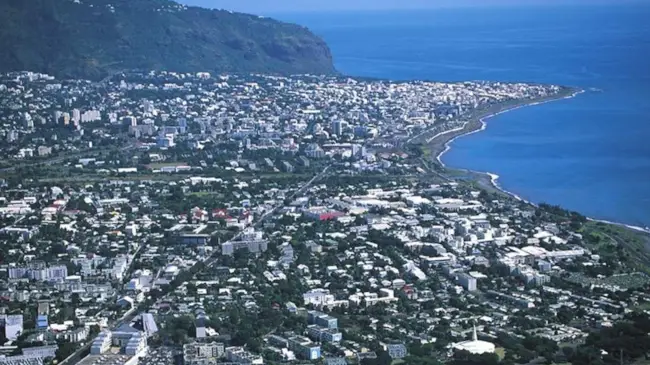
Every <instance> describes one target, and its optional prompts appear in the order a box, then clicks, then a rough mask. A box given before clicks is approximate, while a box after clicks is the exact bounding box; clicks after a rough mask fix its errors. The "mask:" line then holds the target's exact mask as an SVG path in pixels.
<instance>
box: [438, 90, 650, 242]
mask: <svg viewBox="0 0 650 365" xmlns="http://www.w3.org/2000/svg"><path fill="white" fill-rule="evenodd" d="M585 92H586V90H584V89H578V90H576V89H574V91H573V92H571V93H570V94H567V95H562V96H560V95H558V96H557V97H551V98H548V99H542V100H538V101H532V102H530V103H518V104H517V105H513V106H512V107H505V108H502V109H500V110H498V111H495V112H489V111H488V112H483V113H480V112H479V113H478V115H477V116H474V117H472V118H471V119H470V120H469V121H468V122H467V123H466V124H465V125H464V126H463V127H458V128H454V129H450V130H447V131H444V132H440V133H438V134H436V135H434V136H432V137H430V138H427V139H426V143H427V144H429V145H430V146H431V147H432V149H435V148H436V147H442V149H440V150H439V151H437V154H436V157H435V160H436V161H437V163H438V164H439V165H440V166H441V167H443V168H447V169H451V170H457V171H465V172H470V173H473V174H479V175H484V176H487V177H489V179H490V184H491V185H492V187H494V188H495V189H496V190H498V191H500V192H502V193H504V194H506V195H508V196H510V197H512V198H514V199H515V200H518V201H521V202H523V203H526V204H529V205H532V206H537V204H535V203H533V202H531V201H528V200H526V199H524V198H522V197H521V196H519V195H518V194H516V193H514V192H511V191H508V190H506V189H504V188H503V187H502V186H500V185H499V182H498V180H499V178H500V176H499V175H497V174H495V173H492V172H486V171H475V170H471V169H463V168H453V167H448V166H447V165H445V163H444V162H442V156H443V155H444V154H445V153H447V152H449V150H451V144H452V143H453V142H454V141H455V140H456V139H458V138H461V137H465V136H469V135H471V134H474V133H478V132H481V131H484V130H485V129H487V121H488V120H489V119H491V118H494V117H496V116H498V115H500V114H504V113H507V112H510V111H513V110H517V109H520V108H525V107H529V106H535V105H542V104H546V103H550V102H554V101H559V100H565V99H572V98H575V97H577V96H578V95H580V94H582V93H585ZM472 124H474V125H472ZM468 127H469V129H468ZM466 129H467V131H465V130H466ZM463 131H465V132H463ZM457 132H463V133H458V134H456V133H457ZM448 134H452V136H451V138H448V139H446V140H445V141H443V143H442V145H438V143H436V142H437V141H435V140H436V139H437V138H440V137H443V136H445V135H448ZM454 134H455V135H454ZM586 218H587V219H588V220H589V221H592V222H600V223H605V224H612V225H616V226H619V227H625V228H628V229H631V230H634V231H637V232H642V233H650V230H648V229H645V228H643V227H638V226H634V225H630V224H625V223H619V222H612V221H608V220H604V219H595V218H591V217H586Z"/></svg>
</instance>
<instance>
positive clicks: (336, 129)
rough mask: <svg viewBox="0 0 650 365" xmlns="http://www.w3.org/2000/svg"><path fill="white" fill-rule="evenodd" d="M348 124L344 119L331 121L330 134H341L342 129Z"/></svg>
mask: <svg viewBox="0 0 650 365" xmlns="http://www.w3.org/2000/svg"><path fill="white" fill-rule="evenodd" d="M347 126H348V123H347V122H346V121H344V120H335V121H333V122H332V134H335V135H337V136H340V135H342V134H343V131H344V129H345V128H346V127H347Z"/></svg>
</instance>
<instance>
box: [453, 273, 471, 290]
mask: <svg viewBox="0 0 650 365" xmlns="http://www.w3.org/2000/svg"><path fill="white" fill-rule="evenodd" d="M456 277H457V279H458V283H459V284H460V285H462V286H463V288H465V290H467V291H475V290H476V278H475V277H473V276H471V275H469V274H466V273H460V274H458V275H456Z"/></svg>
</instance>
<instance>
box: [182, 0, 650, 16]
mask: <svg viewBox="0 0 650 365" xmlns="http://www.w3.org/2000/svg"><path fill="white" fill-rule="evenodd" d="M177 1H179V2H181V3H183V4H187V5H196V6H202V7H208V8H217V9H227V10H233V11H240V12H246V13H254V14H273V13H284V12H303V11H337V10H398V9H403V10H406V9H431V8H436V7H459V6H463V7H466V6H483V7H484V6H507V5H517V6H521V5H595V4H605V3H608V4H618V3H628V2H637V3H650V0H177Z"/></svg>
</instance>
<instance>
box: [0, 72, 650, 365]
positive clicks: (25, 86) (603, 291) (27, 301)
mask: <svg viewBox="0 0 650 365" xmlns="http://www.w3.org/2000/svg"><path fill="white" fill-rule="evenodd" d="M1 80H2V81H1V82H0V96H1V97H0V105H2V108H0V110H2V114H1V118H0V120H1V123H2V125H1V126H0V128H1V131H2V134H3V135H4V140H5V143H3V144H2V145H1V146H0V154H2V162H1V166H0V177H2V181H1V185H2V187H1V188H0V189H1V190H0V219H1V222H2V225H1V229H0V239H2V245H0V247H1V248H0V259H1V261H0V278H1V281H0V298H1V299H2V304H0V311H1V312H2V314H0V323H1V324H2V326H3V328H4V331H2V332H1V333H0V335H3V336H4V342H3V344H4V346H3V347H2V353H3V355H4V357H0V364H7V365H13V364H16V365H18V364H35V365H36V364H38V365H40V364H46V363H54V362H56V363H58V364H75V363H80V364H86V365H91V364H93V365H101V364H129V365H133V364H138V363H140V364H176V363H179V362H180V361H182V363H184V364H187V365H207V364H217V363H232V364H262V363H269V364H279V363H296V364H303V363H322V364H328V365H334V364H336V365H339V364H348V363H351V364H354V363H358V364H400V363H405V364H438V363H451V364H466V363H483V364H491V363H494V364H496V363H498V362H501V363H504V364H515V363H517V364H529V363H530V364H532V363H540V364H541V363H546V364H552V363H556V364H561V363H566V362H568V361H571V362H572V363H574V364H588V363H597V362H592V359H594V358H595V357H598V358H599V359H601V360H600V361H605V362H602V363H607V362H611V361H618V359H619V357H620V358H622V359H625V361H627V362H629V363H632V361H634V360H636V359H639V358H641V357H643V356H644V355H645V354H646V353H647V351H648V350H649V349H650V342H649V341H648V338H647V335H645V334H647V333H648V332H650V320H648V313H649V312H648V310H649V309H650V294H648V293H649V289H650V286H649V285H650V277H648V267H649V266H648V263H649V262H650V255H649V254H648V253H647V252H646V251H643V249H642V248H641V249H639V247H643V245H646V244H647V241H644V239H647V237H646V236H643V235H641V234H640V233H639V234H638V235H637V234H635V233H634V232H632V231H630V230H627V229H624V228H622V227H618V226H612V225H608V224H604V223H600V222H595V221H592V220H589V219H587V218H585V217H584V216H581V215H580V214H577V213H573V212H568V211H565V210H562V209H560V208H558V207H554V206H550V205H546V204H540V205H539V206H534V205H531V204H528V203H526V202H523V201H521V200H517V199H515V198H514V197H512V196H509V195H507V194H504V193H502V192H500V191H499V190H497V189H495V188H494V187H492V188H490V187H487V186H484V185H482V184H480V183H476V182H475V181H474V180H472V179H468V178H467V176H466V175H467V174H460V175H459V173H458V172H454V171H451V170H449V169H446V168H444V167H442V166H440V165H439V164H437V163H436V157H437V156H435V153H433V152H432V150H435V148H430V147H429V145H430V144H436V143H439V142H436V141H437V140H438V139H439V138H441V137H444V136H445V135H446V134H449V133H453V132H459V131H462V130H464V129H465V128H466V127H467V126H468V125H469V124H471V123H473V122H476V120H477V119H476V117H477V113H479V112H480V111H487V110H491V109H492V108H494V107H499V106H500V105H509V106H511V107H513V106H517V105H527V104H532V103H536V102H540V101H544V100H547V99H549V98H559V97H564V96H566V95H569V94H571V93H573V92H574V90H567V89H566V88H563V87H560V86H553V85H538V84H525V83H499V82H464V83H440V82H388V81H381V80H364V79H354V78H347V77H319V76H311V75H302V76H294V77H280V76H268V75H258V74H252V75H246V76H244V75H212V74H210V73H207V72H200V73H194V74H187V73H185V74H182V73H172V72H149V73H120V74H114V75H111V76H110V77H107V78H106V79H104V80H101V81H99V82H90V81H85V80H66V81H60V80H57V79H55V78H53V77H51V76H48V75H44V74H38V73H32V72H15V73H9V74H6V75H4V76H3V77H2V79H1ZM435 152H437V151H435ZM601 333H602V334H603V335H602V336H601V335H600V334H601ZM614 333H615V334H617V335H616V336H617V337H618V338H619V339H620V340H619V341H616V338H614V339H613V337H616V336H612V334H614ZM472 361H474V362H472Z"/></svg>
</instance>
